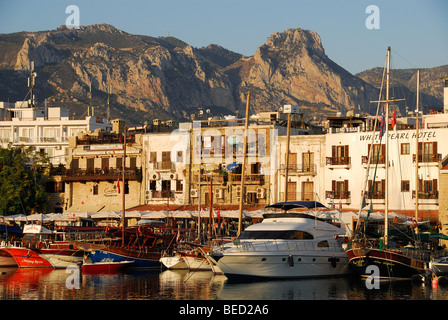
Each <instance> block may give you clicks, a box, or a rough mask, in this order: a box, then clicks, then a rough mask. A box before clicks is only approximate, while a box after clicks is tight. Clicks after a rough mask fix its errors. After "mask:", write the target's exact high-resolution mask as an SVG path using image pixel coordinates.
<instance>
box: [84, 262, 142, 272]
mask: <svg viewBox="0 0 448 320" xmlns="http://www.w3.org/2000/svg"><path fill="white" fill-rule="evenodd" d="M133 262H134V261H119V262H114V261H106V262H94V263H83V265H82V273H84V274H96V273H119V272H122V271H123V270H124V269H125V268H127V267H128V266H129V265H131V264H132V263H133Z"/></svg>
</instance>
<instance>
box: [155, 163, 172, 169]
mask: <svg viewBox="0 0 448 320" xmlns="http://www.w3.org/2000/svg"><path fill="white" fill-rule="evenodd" d="M154 169H155V170H175V169H176V168H175V165H174V163H172V162H171V161H169V162H168V161H167V162H156V163H154Z"/></svg>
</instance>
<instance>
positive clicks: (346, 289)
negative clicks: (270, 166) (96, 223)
mask: <svg viewBox="0 0 448 320" xmlns="http://www.w3.org/2000/svg"><path fill="white" fill-rule="evenodd" d="M70 275H71V273H67V272H66V271H65V270H53V269H17V268H11V269H0V300H397V299H399V300H428V299H431V300H447V299H448V285H440V286H439V287H437V288H434V287H432V286H431V285H424V284H415V283H412V282H411V281H383V282H381V284H380V289H378V290H376V289H373V290H369V289H367V288H366V285H365V282H364V281H363V280H360V279H358V278H355V279H353V278H331V279H308V280H289V281H281V280H279V281H259V282H249V283H232V282H228V281H227V278H226V277H225V276H222V275H214V274H213V273H212V272H208V271H201V272H189V271H187V270H175V271H170V270H167V271H162V272H161V271H159V270H154V271H139V272H132V273H131V272H130V273H119V274H98V275H94V274H93V275H91V274H89V275H83V276H82V277H81V279H79V280H80V282H79V285H80V286H79V289H76V288H68V287H67V278H68V277H69V276H70Z"/></svg>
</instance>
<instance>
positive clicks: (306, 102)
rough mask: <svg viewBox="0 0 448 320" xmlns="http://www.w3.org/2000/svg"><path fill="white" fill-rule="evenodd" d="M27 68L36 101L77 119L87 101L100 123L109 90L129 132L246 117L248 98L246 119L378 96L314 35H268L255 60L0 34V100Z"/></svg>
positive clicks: (66, 35) (152, 43) (108, 40)
mask: <svg viewBox="0 0 448 320" xmlns="http://www.w3.org/2000/svg"><path fill="white" fill-rule="evenodd" d="M31 60H32V61H34V64H35V68H36V71H37V73H38V78H37V79H36V88H35V92H36V96H37V99H38V101H39V102H43V100H44V99H45V98H47V99H48V101H49V102H50V103H51V104H54V105H64V106H66V107H70V108H71V110H72V112H73V113H75V114H76V113H77V114H79V115H80V114H83V113H85V110H86V109H87V106H88V105H90V103H92V105H93V106H94V107H96V109H95V110H96V114H99V115H103V116H104V115H105V114H106V101H107V97H108V90H109V89H110V88H112V93H111V95H110V101H111V104H110V105H111V116H112V118H115V117H120V118H123V119H126V120H127V121H128V122H130V123H131V124H141V123H142V122H144V121H148V122H150V121H152V119H153V118H155V117H160V118H176V119H178V120H181V119H189V118H190V116H191V115H192V114H194V113H196V112H197V109H198V107H201V108H207V109H210V110H211V112H212V114H218V115H219V114H224V115H225V114H233V113H234V112H235V111H237V110H240V111H244V108H245V103H246V101H245V99H246V93H247V91H248V90H250V92H251V109H252V111H257V112H258V111H269V110H278V108H279V107H280V106H282V105H284V104H297V105H299V106H300V107H301V111H302V112H304V113H305V115H307V114H309V115H311V114H312V115H313V116H318V115H322V116H325V115H334V114H335V112H336V111H346V110H348V109H351V108H355V109H356V110H359V111H367V110H368V108H369V105H370V103H369V101H370V100H376V99H377V98H378V96H377V95H378V89H377V88H375V87H374V86H372V85H370V84H368V83H367V82H365V81H364V80H362V79H361V78H359V77H357V76H353V75H351V74H350V73H349V72H347V71H346V70H344V69H343V68H341V67H340V66H338V65H337V64H335V63H334V62H333V61H332V60H331V59H330V58H328V57H327V55H326V54H325V50H324V48H323V46H322V43H321V39H320V37H319V35H318V34H317V33H315V32H313V31H307V30H302V29H288V30H286V31H285V32H282V33H273V34H272V35H271V36H270V37H269V38H268V39H267V41H266V43H265V44H263V45H261V46H260V47H259V48H258V49H257V51H256V52H255V54H254V55H253V56H252V57H244V56H242V55H240V54H238V53H235V52H231V51H229V50H226V49H225V48H222V47H220V46H218V45H209V46H207V47H205V48H199V49H198V48H193V47H191V46H189V45H188V44H186V43H185V42H183V41H181V40H178V39H176V38H172V37H160V38H154V37H149V36H140V35H132V34H128V33H126V32H123V31H121V30H118V29H116V28H114V27H113V26H110V25H106V24H100V25H91V26H86V27H81V28H80V29H72V30H69V29H66V28H65V27H60V28H58V29H57V30H53V31H45V32H36V33H25V32H22V33H16V34H6V35H0V101H7V100H8V99H9V100H10V101H13V100H14V99H17V100H22V99H23V97H24V96H25V95H26V89H27V88H26V77H27V73H28V72H29V71H28V69H29V63H30V61H31ZM90 88H91V89H90ZM90 90H92V102H91V101H90V98H89V96H90V94H89V91H90Z"/></svg>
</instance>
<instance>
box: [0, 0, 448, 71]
mask: <svg viewBox="0 0 448 320" xmlns="http://www.w3.org/2000/svg"><path fill="white" fill-rule="evenodd" d="M69 5H76V6H78V8H79V11H80V24H81V25H83V26H84V25H90V24H97V23H108V24H111V25H113V26H115V27H116V28H118V29H121V30H123V31H125V32H129V33H133V34H144V35H149V36H154V37H159V36H168V35H169V36H174V37H177V38H179V39H180V40H183V41H185V42H187V43H188V44H190V45H192V46H194V47H203V46H207V45H208V44H211V43H216V44H219V45H221V46H223V47H225V48H227V49H229V50H232V51H235V52H238V53H241V54H244V55H247V56H251V55H253V54H254V53H255V51H256V49H257V47H258V46H260V45H261V44H263V43H264V42H265V41H266V39H267V38H268V37H269V36H270V35H271V34H272V32H274V31H276V32H282V31H284V30H286V29H287V28H303V29H309V30H314V31H316V32H317V33H318V34H319V35H320V36H321V38H322V43H323V46H324V48H325V51H326V53H327V55H328V56H329V57H330V59H332V60H333V61H335V62H336V63H338V64H339V65H341V66H342V67H343V68H345V69H346V70H348V71H350V72H351V73H357V72H360V71H363V70H366V69H369V68H372V67H382V66H384V61H385V55H386V50H387V47H388V46H391V48H392V67H395V68H414V67H415V68H416V67H419V68H424V67H435V66H440V65H445V64H448V1H447V0H146V1H145V0H120V1H116V0H108V1H104V0H0V33H12V32H19V31H42V30H53V29H56V28H57V27H59V26H60V25H64V24H65V23H66V19H67V17H69V14H68V13H66V7H67V6H69ZM369 5H375V6H376V7H377V8H378V9H379V10H378V11H379V19H375V20H371V18H376V17H378V16H372V14H373V13H374V12H372V11H369V12H368V13H366V9H367V7H368V6H369ZM366 20H367V21H368V22H369V23H370V24H369V25H372V24H373V23H378V24H377V26H379V29H369V28H367V27H366Z"/></svg>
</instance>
